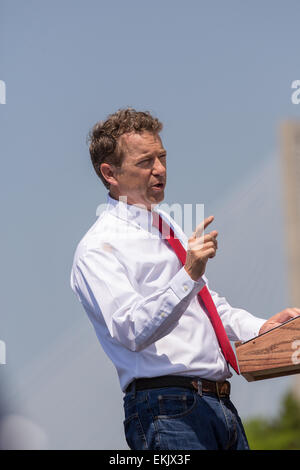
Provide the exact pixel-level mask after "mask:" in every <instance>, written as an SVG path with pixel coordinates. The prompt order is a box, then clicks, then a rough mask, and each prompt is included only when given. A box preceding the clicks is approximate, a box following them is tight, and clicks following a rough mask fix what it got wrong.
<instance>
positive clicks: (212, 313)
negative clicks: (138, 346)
mask: <svg viewBox="0 0 300 470" xmlns="http://www.w3.org/2000/svg"><path fill="white" fill-rule="evenodd" d="M152 215H153V225H154V227H156V228H158V229H159V231H160V233H161V234H162V235H163V238H164V239H166V240H167V242H168V243H169V244H170V246H171V247H172V248H173V250H174V251H175V253H176V255H177V256H178V258H179V260H180V261H181V263H182V265H184V264H185V260H186V251H185V249H184V247H183V246H182V244H181V243H180V241H179V240H178V238H175V236H174V231H173V230H172V228H171V227H170V226H169V225H168V224H167V223H166V222H165V221H164V220H163V219H162V218H161V216H160V215H159V214H157V212H152ZM200 299H201V300H202V302H203V304H204V305H205V307H206V310H207V312H208V315H209V318H210V321H211V323H212V326H213V328H214V330H215V333H216V336H217V339H218V341H219V345H220V347H221V349H222V352H223V355H224V357H225V359H226V361H227V362H229V364H230V365H231V367H232V368H233V369H234V370H235V371H236V373H237V374H239V369H238V365H237V362H236V357H235V354H234V352H233V349H232V347H231V344H230V341H229V339H228V336H227V334H226V331H225V328H224V326H223V323H222V321H221V318H220V316H219V314H218V311H217V309H216V306H215V304H214V301H213V299H212V297H211V295H210V292H209V290H208V288H207V287H206V286H204V287H203V288H202V289H201V291H200V292H199V293H198V301H199V302H200Z"/></svg>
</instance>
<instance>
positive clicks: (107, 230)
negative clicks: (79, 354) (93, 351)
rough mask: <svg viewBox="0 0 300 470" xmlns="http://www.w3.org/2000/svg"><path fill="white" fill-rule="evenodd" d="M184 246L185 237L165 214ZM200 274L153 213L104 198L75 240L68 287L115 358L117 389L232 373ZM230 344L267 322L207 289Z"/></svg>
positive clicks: (246, 337) (111, 355)
mask: <svg viewBox="0 0 300 470" xmlns="http://www.w3.org/2000/svg"><path fill="white" fill-rule="evenodd" d="M156 211H157V212H158V213H159V214H160V215H161V217H162V218H163V219H164V220H166V222H167V223H168V224H169V225H170V226H171V227H172V228H173V230H174V232H175V234H176V236H177V237H178V238H179V239H180V241H181V243H182V244H183V246H184V248H185V249H187V243H188V239H187V237H186V235H185V234H184V232H183V231H182V230H181V228H180V227H179V226H178V225H177V224H176V223H175V221H174V220H173V219H171V218H170V216H169V215H168V214H167V213H165V212H163V211H162V210H160V209H159V207H158V206H157V208H156ZM205 284H207V286H208V280H207V278H206V276H203V277H202V278H201V279H200V280H199V281H193V280H192V279H191V278H190V277H189V275H188V274H187V272H186V271H185V269H184V267H183V266H182V265H181V263H180V261H179V260H178V258H177V255H176V253H175V252H174V251H173V250H172V248H171V247H170V245H169V244H168V242H167V241H166V240H163V239H162V237H161V234H160V233H159V231H158V230H157V229H156V228H154V227H152V213H151V212H149V211H147V210H145V209H141V208H139V207H137V206H135V205H127V204H126V203H124V202H122V201H117V200H115V199H112V198H111V197H110V196H109V195H108V200H107V206H106V208H105V210H104V211H103V212H102V214H101V215H100V216H99V217H98V219H97V220H96V222H95V223H94V225H92V227H91V228H90V229H89V230H88V232H87V233H86V234H85V236H84V237H83V238H82V240H81V241H80V242H79V244H78V246H77V249H76V252H75V256H74V262H73V267H72V272H71V287H72V289H73V291H74V292H75V294H76V295H77V297H78V299H79V301H80V302H81V303H82V305H83V307H84V309H85V311H86V313H87V315H88V317H89V318H90V320H91V322H92V324H93V326H94V328H95V331H96V334H97V337H98V340H99V342H100V343H101V345H102V347H103V349H104V351H105V353H106V354H107V355H108V357H109V358H110V359H111V360H112V362H113V363H114V365H115V367H116V369H117V372H118V376H119V380H120V386H121V388H122V390H123V391H124V390H125V389H126V387H127V385H128V384H129V383H130V382H131V381H132V380H133V379H134V378H139V377H155V376H160V375H182V376H199V377H202V378H206V379H209V380H225V379H227V378H229V377H231V375H232V374H231V372H230V370H229V367H228V364H227V362H226V360H225V359H224V356H223V354H222V352H221V349H220V347H219V343H218V340H217V338H216V335H215V332H214V329H213V327H212V324H211V322H210V320H209V317H208V315H207V313H206V311H205V307H202V306H201V305H200V304H199V301H198V298H197V293H198V292H199V290H200V289H201V288H202V287H203V286H204V285H205ZM210 293H211V295H212V298H213V300H214V303H215V305H216V308H217V310H218V313H219V315H220V317H221V319H222V322H223V325H224V327H225V330H226V332H227V335H228V338H229V339H230V340H231V341H237V340H241V341H247V340H248V339H250V338H252V337H254V336H257V334H258V332H259V329H260V327H261V326H262V324H263V323H264V322H265V321H266V320H264V319H262V318H257V317H255V316H253V315H252V314H250V313H249V312H247V311H246V310H243V309H239V308H233V307H231V306H230V305H229V304H228V302H227V301H226V299H225V298H224V297H220V296H219V295H218V294H217V293H216V292H214V291H212V290H210Z"/></svg>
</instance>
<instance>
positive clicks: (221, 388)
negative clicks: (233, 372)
mask: <svg viewBox="0 0 300 470" xmlns="http://www.w3.org/2000/svg"><path fill="white" fill-rule="evenodd" d="M163 387H184V388H189V389H191V390H197V392H199V394H200V395H201V393H202V392H204V393H205V392H208V393H214V394H215V395H217V396H218V397H227V398H229V396H230V383H229V382H228V381H227V380H225V381H224V382H214V381H212V380H206V379H201V378H200V377H187V376H185V377H184V376H179V375H163V376H160V377H149V378H148V377H147V378H141V379H134V380H133V381H132V382H130V384H129V385H128V387H127V388H126V390H125V393H128V392H130V391H132V390H134V388H135V390H137V391H139V390H147V389H149V388H163ZM200 392H201V393H200Z"/></svg>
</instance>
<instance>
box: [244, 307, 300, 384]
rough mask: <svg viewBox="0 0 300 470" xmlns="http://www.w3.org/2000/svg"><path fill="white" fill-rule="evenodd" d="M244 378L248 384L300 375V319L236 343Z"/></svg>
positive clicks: (294, 319) (297, 318)
mask: <svg viewBox="0 0 300 470" xmlns="http://www.w3.org/2000/svg"><path fill="white" fill-rule="evenodd" d="M235 348H236V355H237V359H238V364H239V368H240V372H241V375H242V376H243V377H245V379H246V380H248V382H253V381H255V380H263V379H271V378H274V377H281V376H284V375H292V374H299V373H300V316H299V317H296V318H293V319H291V320H288V321H287V322H285V323H282V325H280V326H278V327H276V328H273V329H272V330H270V331H267V332H266V333H263V334H262V335H259V336H256V337H255V338H252V339H250V340H249V341H246V342H245V343H242V342H241V341H238V342H236V343H235Z"/></svg>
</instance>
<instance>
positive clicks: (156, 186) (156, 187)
mask: <svg viewBox="0 0 300 470" xmlns="http://www.w3.org/2000/svg"><path fill="white" fill-rule="evenodd" d="M163 187H164V184H163V183H157V184H154V185H153V186H152V188H154V189H163Z"/></svg>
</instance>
